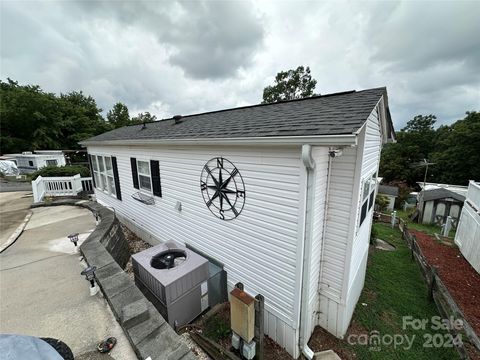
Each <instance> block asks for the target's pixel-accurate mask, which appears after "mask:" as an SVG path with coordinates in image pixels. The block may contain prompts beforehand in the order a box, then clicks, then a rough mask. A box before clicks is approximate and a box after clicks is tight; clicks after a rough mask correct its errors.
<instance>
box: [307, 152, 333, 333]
mask: <svg viewBox="0 0 480 360" xmlns="http://www.w3.org/2000/svg"><path fill="white" fill-rule="evenodd" d="M312 157H313V159H314V161H315V170H314V174H315V179H314V184H313V193H314V199H313V206H312V208H313V214H312V218H311V219H312V221H313V222H312V248H311V255H310V289H309V298H308V310H307V311H308V313H309V314H310V319H308V321H309V323H308V328H307V334H306V336H307V337H308V336H310V335H311V333H312V332H313V330H314V328H315V325H317V324H318V321H317V318H318V307H319V296H318V290H319V288H318V286H319V279H320V260H321V251H322V241H323V239H322V236H323V225H324V214H325V200H326V195H327V194H326V192H327V175H328V171H327V169H328V159H329V154H328V148H327V147H318V146H316V147H313V148H312Z"/></svg>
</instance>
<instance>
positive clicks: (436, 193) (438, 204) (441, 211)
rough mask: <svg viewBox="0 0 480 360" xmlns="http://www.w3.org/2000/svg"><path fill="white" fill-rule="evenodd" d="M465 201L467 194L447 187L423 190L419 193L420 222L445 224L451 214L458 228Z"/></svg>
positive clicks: (454, 224)
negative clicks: (461, 193) (464, 194)
mask: <svg viewBox="0 0 480 360" xmlns="http://www.w3.org/2000/svg"><path fill="white" fill-rule="evenodd" d="M464 201H465V196H462V195H460V194H458V193H456V192H453V191H450V190H447V189H445V188H436V189H431V190H422V191H421V192H420V193H419V195H418V212H419V215H418V222H419V223H422V224H437V225H443V224H445V222H446V221H447V216H451V217H452V221H453V222H452V224H453V226H454V227H455V228H456V227H457V223H458V218H459V216H460V212H461V211H462V207H463V202H464Z"/></svg>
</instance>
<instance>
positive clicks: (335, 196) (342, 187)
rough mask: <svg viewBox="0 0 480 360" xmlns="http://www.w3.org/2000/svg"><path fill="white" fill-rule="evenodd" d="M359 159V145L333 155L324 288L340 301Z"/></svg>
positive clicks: (323, 290)
mask: <svg viewBox="0 0 480 360" xmlns="http://www.w3.org/2000/svg"><path fill="white" fill-rule="evenodd" d="M356 160H357V148H346V149H345V150H344V151H343V155H342V156H340V157H338V158H334V159H332V165H331V179H330V191H329V193H328V194H327V196H328V214H327V225H326V227H327V228H326V234H325V245H324V251H325V253H324V254H323V260H324V262H323V264H322V270H321V274H322V278H321V279H320V291H321V293H322V294H323V295H325V296H326V297H329V298H331V299H333V300H335V301H337V302H339V301H340V298H341V294H342V285H343V272H344V269H345V259H346V250H347V242H348V236H349V227H350V218H351V216H352V212H353V211H352V195H353V194H352V192H353V184H354V177H355V166H356Z"/></svg>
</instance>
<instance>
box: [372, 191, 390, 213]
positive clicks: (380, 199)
mask: <svg viewBox="0 0 480 360" xmlns="http://www.w3.org/2000/svg"><path fill="white" fill-rule="evenodd" d="M389 203H390V200H389V199H388V197H387V196H385V195H377V197H376V198H375V205H376V207H377V208H378V211H380V212H384V211H385V210H386V209H387V206H388V204H389Z"/></svg>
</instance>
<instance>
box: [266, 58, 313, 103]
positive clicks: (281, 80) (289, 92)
mask: <svg viewBox="0 0 480 360" xmlns="http://www.w3.org/2000/svg"><path fill="white" fill-rule="evenodd" d="M316 85H317V80H315V79H313V78H312V76H311V75H310V68H309V67H308V66H307V67H306V68H304V67H303V66H299V67H298V68H297V69H295V70H293V69H292V70H288V71H281V72H279V73H278V74H277V76H276V77H275V85H272V86H267V87H266V88H265V89H263V101H262V103H264V104H266V103H274V102H278V101H285V100H293V99H301V98H305V97H309V96H313V95H314V93H313V90H315V86H316Z"/></svg>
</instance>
